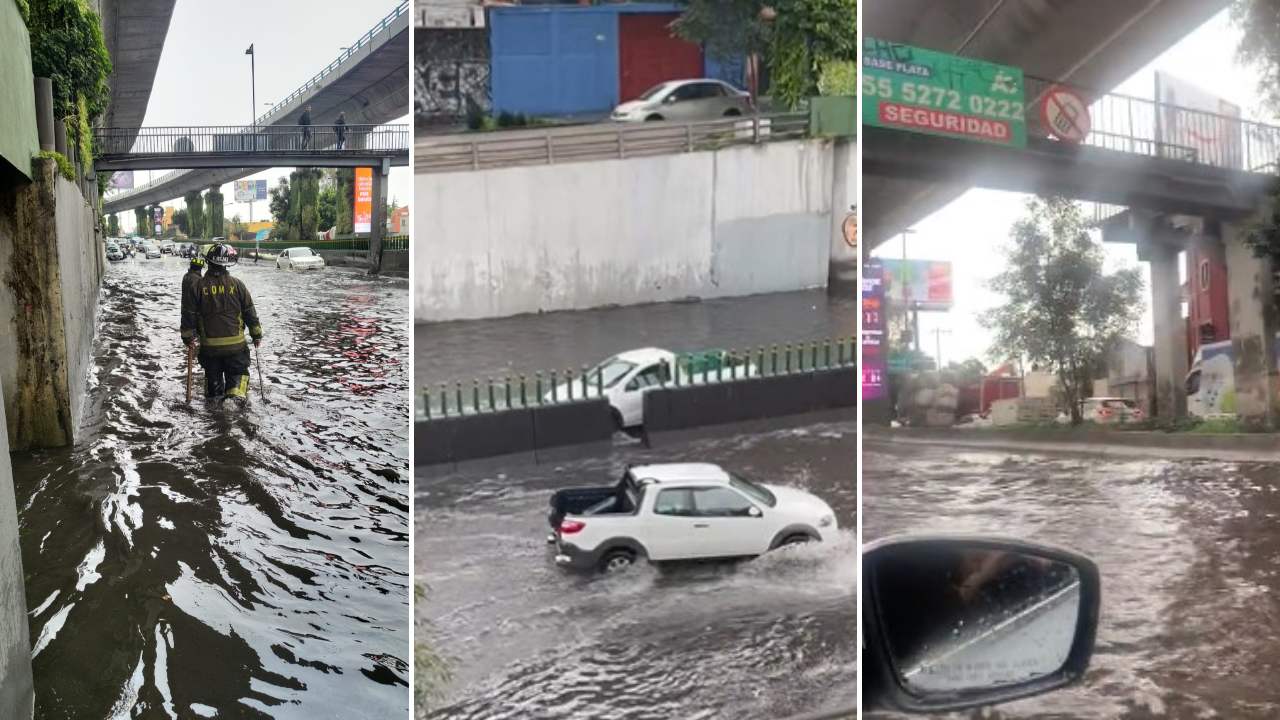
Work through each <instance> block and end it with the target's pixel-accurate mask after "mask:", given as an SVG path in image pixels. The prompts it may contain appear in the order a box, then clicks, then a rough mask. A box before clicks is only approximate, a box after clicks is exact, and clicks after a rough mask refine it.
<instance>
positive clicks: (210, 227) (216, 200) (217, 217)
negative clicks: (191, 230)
mask: <svg viewBox="0 0 1280 720" xmlns="http://www.w3.org/2000/svg"><path fill="white" fill-rule="evenodd" d="M204 207H205V212H204V226H205V233H206V235H205V237H209V238H212V237H216V236H218V235H223V236H225V235H226V230H225V229H224V228H223V226H222V225H223V220H222V187H221V186H219V187H211V188H209V189H208V191H206V192H205V194H204Z"/></svg>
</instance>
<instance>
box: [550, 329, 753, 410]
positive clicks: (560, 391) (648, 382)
mask: <svg viewBox="0 0 1280 720" xmlns="http://www.w3.org/2000/svg"><path fill="white" fill-rule="evenodd" d="M677 361H679V363H680V371H679V372H680V381H681V384H684V385H699V384H702V383H703V382H712V381H715V380H717V379H723V380H729V379H731V378H734V377H738V378H742V377H748V376H750V375H755V374H758V372H757V370H756V367H755V365H753V364H752V363H750V362H749V361H743V360H738V361H732V360H731V359H730V358H728V357H727V356H726V354H725V353H724V352H723V351H720V350H708V351H703V352H697V353H687V354H684V355H677V354H676V353H674V352H672V351H670V350H663V349H662V348H654V347H647V348H637V349H635V350H628V351H626V352H622V353H618V354H617V355H614V356H613V357H611V358H608V359H607V360H605V361H604V362H602V363H600V364H598V365H596V366H595V367H593V368H591V369H589V370H587V372H586V380H585V382H584V381H583V376H577V377H576V378H574V380H573V382H563V383H560V384H558V385H556V386H555V388H554V390H548V391H547V392H546V393H544V394H543V396H542V401H543V402H560V401H564V400H569V399H576V400H583V399H588V398H596V397H600V396H601V394H603V395H604V397H605V398H606V399H607V400H608V401H609V405H610V406H611V407H612V408H613V421H614V423H615V424H616V425H617V426H618V427H619V428H620V429H621V428H631V427H636V426H638V425H643V424H644V396H645V394H646V393H648V392H649V391H651V390H655V389H657V388H660V387H662V386H663V385H667V384H670V383H671V382H673V380H674V379H675V378H674V372H675V367H676V363H677ZM704 370H705V372H704ZM690 371H692V373H691V374H690ZM570 386H572V387H570Z"/></svg>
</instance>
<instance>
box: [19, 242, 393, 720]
mask: <svg viewBox="0 0 1280 720" xmlns="http://www.w3.org/2000/svg"><path fill="white" fill-rule="evenodd" d="M184 267H185V261H180V260H178V259H176V258H169V257H166V258H164V259H163V260H142V259H136V260H130V261H125V262H124V263H121V264H117V265H113V266H111V267H110V268H108V271H107V276H106V281H105V287H104V290H103V296H102V308H101V317H100V321H99V335H98V340H97V343H96V348H95V357H94V360H95V365H94V367H92V369H91V372H90V377H89V384H90V390H89V396H88V399H87V401H86V405H87V410H86V417H85V421H84V422H85V433H84V438H83V440H82V441H81V442H80V443H79V444H78V445H76V446H75V447H73V448H69V449H65V450H57V451H44V452H33V453H18V454H15V455H14V471H15V476H16V478H17V493H18V502H19V506H20V522H21V542H22V550H23V563H24V569H25V570H26V573H27V602H28V607H29V609H30V611H31V637H32V644H33V646H34V647H33V654H34V664H35V673H36V675H35V681H36V693H37V698H36V715H37V717H39V718H75V719H77V720H78V719H80V718H129V717H137V718H143V717H145V718H154V717H168V718H192V717H223V718H268V717H269V718H307V719H308V720H310V719H311V718H319V717H335V715H334V714H333V712H334V708H335V707H355V708H359V709H360V710H361V712H363V713H366V714H364V715H360V714H350V715H346V717H396V716H400V717H403V716H404V715H405V714H406V713H407V712H408V706H409V691H408V679H409V678H408V675H409V673H408V667H407V661H408V657H409V642H408V613H409V609H408V608H409V577H408V556H409V553H408V547H409V546H408V532H409V523H408V495H409V483H408V435H407V433H408V408H407V407H406V395H405V393H406V391H407V386H408V369H407V361H408V353H409V348H408V335H407V331H408V286H407V283H406V282H405V281H403V280H388V279H373V280H371V279H368V278H366V277H364V276H362V275H358V274H355V273H353V272H348V271H344V270H342V269H338V268H329V269H326V270H324V271H322V272H320V273H311V274H305V275H304V274H295V273H287V272H277V271H275V270H274V268H272V267H270V266H267V265H266V264H263V265H260V266H254V265H252V264H251V263H248V264H246V265H243V266H241V267H239V268H237V269H236V270H235V271H234V272H235V274H237V275H238V276H239V277H241V278H242V279H243V280H244V281H245V282H246V283H247V284H248V286H249V288H250V290H251V291H252V292H253V294H254V299H255V301H256V303H257V306H258V312H259V314H260V315H261V316H262V322H263V326H264V329H265V331H266V335H267V339H266V342H265V344H264V347H263V350H264V352H263V358H262V366H263V370H264V372H265V374H266V377H267V386H268V387H267V392H268V394H269V397H268V401H269V402H263V401H262V400H261V399H260V397H259V393H258V388H257V384H258V378H257V375H256V373H255V374H254V378H253V382H254V388H253V400H254V402H253V403H252V404H251V405H250V406H249V408H248V409H247V410H246V411H244V412H243V413H236V412H231V411H229V410H218V409H213V408H210V407H206V406H204V404H203V403H202V402H199V401H197V402H196V403H195V405H194V406H192V407H188V406H187V405H186V404H185V403H184V402H183V394H184V387H183V386H184V352H183V349H182V347H181V345H180V343H179V342H178V339H177V338H178V335H177V324H178V282H179V278H180V275H181V273H182V271H183V269H184ZM198 377H199V374H198V371H197V386H198ZM197 394H199V393H197Z"/></svg>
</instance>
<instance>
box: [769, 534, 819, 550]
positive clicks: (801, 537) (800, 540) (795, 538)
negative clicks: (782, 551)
mask: <svg viewBox="0 0 1280 720" xmlns="http://www.w3.org/2000/svg"><path fill="white" fill-rule="evenodd" d="M811 542H813V538H812V537H810V536H809V535H806V534H805V533H796V534H794V535H788V536H786V537H785V538H783V539H782V542H780V543H778V547H780V548H784V547H790V546H792V545H805V544H808V543H811Z"/></svg>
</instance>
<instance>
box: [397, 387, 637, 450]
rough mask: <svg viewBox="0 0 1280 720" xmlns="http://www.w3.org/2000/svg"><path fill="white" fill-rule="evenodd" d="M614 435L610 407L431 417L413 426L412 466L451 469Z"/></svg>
mask: <svg viewBox="0 0 1280 720" xmlns="http://www.w3.org/2000/svg"><path fill="white" fill-rule="evenodd" d="M612 436H613V419H612V417H611V416H610V414H609V402H608V401H607V400H604V399H596V400H585V401H579V402H574V403H563V404H559V405H545V406H540V407H531V408H520V409H516V410H500V411H497V412H487V413H477V414H475V415H461V416H457V417H443V418H432V419H431V420H422V421H418V422H417V423H416V424H415V426H414V457H413V463H414V465H415V466H430V465H454V464H457V463H460V462H465V461H468V460H477V459H480V458H488V457H498V456H502V455H514V454H534V455H535V456H536V455H537V453H538V452H539V451H544V450H550V449H553V448H562V447H567V446H573V445H584V444H589V443H601V442H608V440H609V439H610V438H611V437H612Z"/></svg>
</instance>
